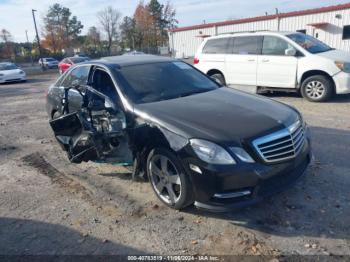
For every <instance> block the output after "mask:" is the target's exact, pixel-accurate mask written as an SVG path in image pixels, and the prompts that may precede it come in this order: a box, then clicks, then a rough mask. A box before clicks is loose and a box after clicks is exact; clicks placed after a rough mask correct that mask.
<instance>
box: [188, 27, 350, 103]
mask: <svg viewBox="0 0 350 262" xmlns="http://www.w3.org/2000/svg"><path fill="white" fill-rule="evenodd" d="M194 65H195V67H196V68H197V69H199V70H200V71H202V72H204V73H206V74H208V75H209V76H211V77H213V78H215V79H216V80H217V81H218V82H220V83H221V84H223V85H228V86H233V87H235V86H239V87H241V88H242V87H243V88H245V87H246V88H247V90H248V87H254V89H253V90H255V91H256V92H260V91H287V92H300V93H301V94H302V96H303V97H305V98H306V99H308V100H309V101H313V102H322V101H326V100H328V99H329V98H330V97H331V96H332V95H333V94H347V93H350V53H347V52H344V51H340V50H335V49H333V48H331V47H329V46H327V45H326V44H324V43H322V42H321V41H319V40H317V39H316V38H313V37H311V36H309V35H306V34H303V33H296V32H267V31H266V32H255V33H237V34H228V35H220V36H215V37H209V38H207V39H205V40H204V41H203V43H202V44H201V46H200V47H199V49H198V51H197V53H196V55H195V58H194Z"/></svg>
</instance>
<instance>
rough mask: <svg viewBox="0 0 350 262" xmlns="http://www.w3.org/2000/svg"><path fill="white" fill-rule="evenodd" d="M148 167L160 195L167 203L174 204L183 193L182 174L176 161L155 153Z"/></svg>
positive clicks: (152, 181)
mask: <svg viewBox="0 0 350 262" xmlns="http://www.w3.org/2000/svg"><path fill="white" fill-rule="evenodd" d="M148 169H149V173H150V179H151V183H152V186H153V188H154V190H155V191H156V193H157V195H158V197H159V198H160V199H162V200H163V201H164V202H165V203H167V204H169V205H174V204H175V203H176V202H177V201H178V200H179V199H180V197H181V193H182V190H181V179H180V174H179V171H178V170H177V168H176V167H175V165H174V163H173V162H172V161H171V160H170V159H169V158H168V157H166V156H163V155H154V156H153V157H152V159H151V160H150V162H149V166H148Z"/></svg>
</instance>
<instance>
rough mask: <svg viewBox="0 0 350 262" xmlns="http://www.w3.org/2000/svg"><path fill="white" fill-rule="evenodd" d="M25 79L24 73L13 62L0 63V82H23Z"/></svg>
mask: <svg viewBox="0 0 350 262" xmlns="http://www.w3.org/2000/svg"><path fill="white" fill-rule="evenodd" d="M26 80H27V78H26V73H25V72H24V71H23V70H22V69H20V68H19V67H18V66H17V65H15V64H14V63H10V62H5V63H0V83H8V82H24V81H26Z"/></svg>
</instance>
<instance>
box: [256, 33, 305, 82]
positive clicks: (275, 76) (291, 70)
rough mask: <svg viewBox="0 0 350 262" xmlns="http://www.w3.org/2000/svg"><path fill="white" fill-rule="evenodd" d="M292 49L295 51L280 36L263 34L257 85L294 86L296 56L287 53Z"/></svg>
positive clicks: (296, 65)
mask: <svg viewBox="0 0 350 262" xmlns="http://www.w3.org/2000/svg"><path fill="white" fill-rule="evenodd" d="M293 49H294V50H295V52H294V53H296V49H295V48H294V47H293V46H292V45H291V44H289V43H288V42H287V41H286V40H284V39H282V38H280V37H277V36H264V39H263V48H262V54H261V55H260V56H259V57H258V70H257V72H258V73H257V85H258V86H266V87H279V88H295V86H296V79H297V67H298V58H297V57H296V56H295V55H294V56H290V55H288V51H287V50H293ZM286 52H287V53H286ZM292 53H293V52H292Z"/></svg>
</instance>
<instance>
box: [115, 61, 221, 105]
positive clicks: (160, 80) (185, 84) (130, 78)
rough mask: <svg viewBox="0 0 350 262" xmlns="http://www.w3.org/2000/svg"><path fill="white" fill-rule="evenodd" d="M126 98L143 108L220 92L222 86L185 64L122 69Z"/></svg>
mask: <svg viewBox="0 0 350 262" xmlns="http://www.w3.org/2000/svg"><path fill="white" fill-rule="evenodd" d="M117 79H118V80H119V81H120V82H121V87H122V88H123V89H124V90H123V92H124V93H125V95H126V96H127V97H128V98H129V99H131V100H132V102H133V103H136V104H142V103H150V102H157V101H161V100H167V99H173V98H179V97H184V96H189V95H193V94H196V93H203V92H208V91H211V90H214V89H217V88H218V87H219V85H218V84H217V83H216V82H214V81H213V80H211V79H210V78H209V77H207V76H206V75H204V74H202V73H200V72H199V71H197V70H196V69H194V68H193V67H191V66H190V65H188V64H186V63H184V62H178V61H175V62H160V63H152V64H143V65H131V66H125V67H122V68H121V69H120V70H118V71H117Z"/></svg>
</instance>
